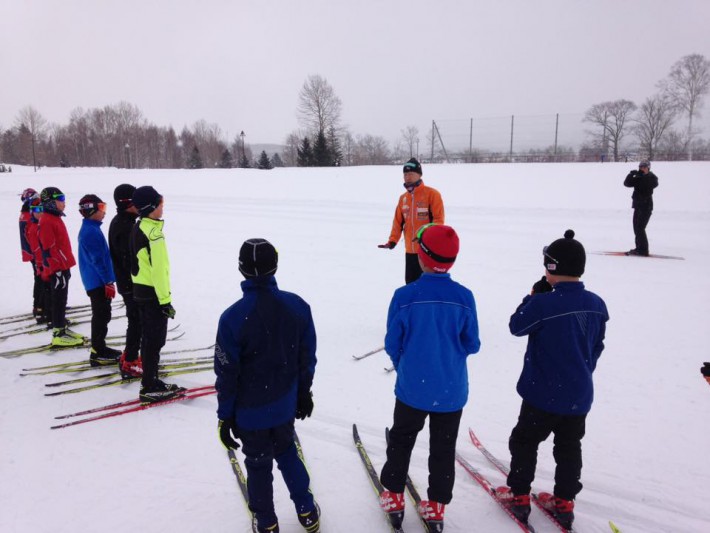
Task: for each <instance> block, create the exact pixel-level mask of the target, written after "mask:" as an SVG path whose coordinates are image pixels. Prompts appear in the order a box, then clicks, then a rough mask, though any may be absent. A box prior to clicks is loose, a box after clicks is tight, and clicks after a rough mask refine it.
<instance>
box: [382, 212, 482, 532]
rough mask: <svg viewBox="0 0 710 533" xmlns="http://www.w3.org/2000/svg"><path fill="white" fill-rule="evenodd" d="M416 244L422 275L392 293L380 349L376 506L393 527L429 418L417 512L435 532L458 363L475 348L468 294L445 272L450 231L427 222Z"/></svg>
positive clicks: (452, 430)
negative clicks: (392, 378)
mask: <svg viewBox="0 0 710 533" xmlns="http://www.w3.org/2000/svg"><path fill="white" fill-rule="evenodd" d="M417 239H418V241H419V247H418V248H419V251H418V256H419V263H420V265H421V267H422V271H423V274H422V276H421V277H420V278H419V279H418V280H417V281H415V282H413V283H410V284H408V285H405V286H403V287H400V288H399V289H397V290H396V291H395V293H394V296H393V297H392V301H391V303H390V307H389V313H388V316H387V334H386V336H385V350H386V351H387V354H388V355H389V356H390V358H391V359H392V363H393V364H394V368H395V370H396V371H397V382H396V384H395V396H396V402H395V408H394V422H393V424H392V429H391V430H390V434H389V444H388V446H387V462H386V463H385V465H384V467H383V468H382V473H381V475H380V480H381V482H382V485H383V486H384V488H385V491H384V492H383V493H382V494H381V496H380V504H381V505H382V508H383V509H384V510H385V512H387V513H388V515H389V518H390V522H391V523H392V524H393V525H394V526H395V527H400V526H401V523H402V519H403V518H404V485H405V479H406V477H407V471H408V469H409V460H410V457H411V454H412V449H413V448H414V443H415V441H416V438H417V434H418V433H419V432H420V431H421V430H422V429H423V428H424V423H425V421H426V419H427V418H429V439H430V445H429V450H430V451H429V487H428V491H427V496H428V499H426V500H423V501H422V502H421V504H420V505H419V508H418V509H417V512H418V513H419V514H420V516H421V517H422V518H423V519H424V520H426V521H427V523H428V524H429V526H430V528H431V530H432V531H441V530H442V529H443V523H444V507H445V506H446V505H447V504H448V503H449V502H450V501H451V499H452V495H453V486H454V477H455V471H454V466H455V454H456V437H457V436H458V429H459V423H460V421H461V414H462V412H463V407H464V405H466V401H467V400H468V371H467V368H466V359H467V357H468V355H469V354H475V353H477V352H478V350H479V349H480V347H481V343H480V340H479V338H478V318H477V314H476V303H475V300H474V298H473V293H472V292H471V291H470V290H469V289H467V288H466V287H464V286H463V285H460V284H459V283H456V282H455V281H453V280H452V279H451V275H450V274H449V273H448V271H449V269H450V268H451V267H452V266H453V264H454V261H455V260H456V256H457V255H458V251H459V238H458V235H457V234H456V231H454V229H453V228H452V227H450V226H445V225H440V224H429V225H427V226H424V227H423V228H422V229H421V230H420V231H419V233H418V235H417Z"/></svg>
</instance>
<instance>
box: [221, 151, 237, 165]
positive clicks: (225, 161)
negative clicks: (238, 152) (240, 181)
mask: <svg viewBox="0 0 710 533" xmlns="http://www.w3.org/2000/svg"><path fill="white" fill-rule="evenodd" d="M233 166H234V161H233V160H232V153H231V152H230V151H229V150H228V149H226V148H225V149H224V152H222V159H221V160H220V162H219V168H232V167H233Z"/></svg>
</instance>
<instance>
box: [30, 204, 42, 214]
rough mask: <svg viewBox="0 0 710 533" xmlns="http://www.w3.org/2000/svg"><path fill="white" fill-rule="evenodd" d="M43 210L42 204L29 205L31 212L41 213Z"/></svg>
mask: <svg viewBox="0 0 710 533" xmlns="http://www.w3.org/2000/svg"><path fill="white" fill-rule="evenodd" d="M43 211H44V206H43V205H42V204H34V205H31V206H30V212H31V213H42V212H43Z"/></svg>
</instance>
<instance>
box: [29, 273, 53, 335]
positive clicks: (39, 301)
mask: <svg viewBox="0 0 710 533" xmlns="http://www.w3.org/2000/svg"><path fill="white" fill-rule="evenodd" d="M31 265H32V273H33V274H34V286H33V288H32V305H33V309H32V311H33V313H34V316H35V318H43V319H44V320H45V322H51V321H52V320H51V309H52V296H51V293H50V289H49V283H47V282H46V281H42V277H41V276H39V275H38V274H37V270H36V268H35V262H34V261H32V262H31Z"/></svg>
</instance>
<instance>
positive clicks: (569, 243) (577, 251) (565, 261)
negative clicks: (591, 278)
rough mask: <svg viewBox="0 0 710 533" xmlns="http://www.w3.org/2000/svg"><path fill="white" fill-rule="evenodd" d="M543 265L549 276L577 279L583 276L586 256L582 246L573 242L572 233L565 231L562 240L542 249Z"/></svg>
mask: <svg viewBox="0 0 710 533" xmlns="http://www.w3.org/2000/svg"><path fill="white" fill-rule="evenodd" d="M542 259H543V265H545V268H546V269H547V271H548V272H549V273H550V274H557V275H558V276H572V277H575V278H579V277H581V276H582V274H584V265H585V263H586V262H587V254H586V253H585V251H584V246H582V243H581V242H579V241H576V240H574V231H572V230H571V229H568V230H567V231H565V238H564V239H557V240H556V241H554V242H553V243H552V244H550V246H545V247H544V248H543V249H542Z"/></svg>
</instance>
